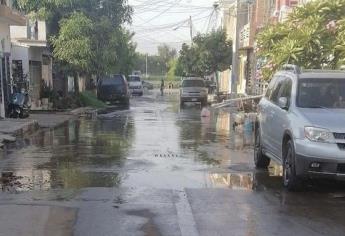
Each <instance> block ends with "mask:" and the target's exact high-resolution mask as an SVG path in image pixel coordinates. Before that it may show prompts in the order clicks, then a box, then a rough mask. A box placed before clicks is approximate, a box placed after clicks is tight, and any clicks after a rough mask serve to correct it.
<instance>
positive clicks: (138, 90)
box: [128, 75, 144, 96]
mask: <svg viewBox="0 0 345 236" xmlns="http://www.w3.org/2000/svg"><path fill="white" fill-rule="evenodd" d="M128 86H129V90H130V91H131V94H132V95H139V96H143V94H144V89H143V83H142V81H141V78H140V76H138V75H130V76H128Z"/></svg>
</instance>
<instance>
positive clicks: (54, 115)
mask: <svg viewBox="0 0 345 236" xmlns="http://www.w3.org/2000/svg"><path fill="white" fill-rule="evenodd" d="M89 113H94V109H92V108H88V107H85V108H78V109H76V110H73V111H69V112H39V113H32V114H30V117H29V118H28V119H4V120H0V148H1V147H3V146H4V143H6V142H15V141H16V137H18V136H21V135H24V134H26V133H30V132H35V131H37V130H38V129H39V128H55V127H58V126H60V125H62V124H64V123H65V122H68V121H69V120H74V119H78V118H79V117H80V116H81V115H85V114H89Z"/></svg>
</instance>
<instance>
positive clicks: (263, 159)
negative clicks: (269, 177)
mask: <svg viewBox="0 0 345 236" xmlns="http://www.w3.org/2000/svg"><path fill="white" fill-rule="evenodd" d="M254 162H255V166H256V168H259V169H266V168H267V167H268V166H269V165H270V162H271V160H270V159H269V158H268V157H267V156H265V155H264V154H263V152H262V144H261V135H260V131H259V129H257V130H256V132H255V145H254Z"/></svg>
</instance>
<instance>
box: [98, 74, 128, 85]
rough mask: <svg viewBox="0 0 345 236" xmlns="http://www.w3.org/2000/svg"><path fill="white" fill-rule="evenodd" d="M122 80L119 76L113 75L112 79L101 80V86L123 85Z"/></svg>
mask: <svg viewBox="0 0 345 236" xmlns="http://www.w3.org/2000/svg"><path fill="white" fill-rule="evenodd" d="M123 84H124V79H123V77H122V76H121V75H115V76H112V77H107V78H104V79H103V80H102V86H103V85H123Z"/></svg>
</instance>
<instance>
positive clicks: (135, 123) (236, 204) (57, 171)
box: [0, 92, 345, 236]
mask: <svg viewBox="0 0 345 236" xmlns="http://www.w3.org/2000/svg"><path fill="white" fill-rule="evenodd" d="M235 115H236V114H233V113H230V112H229V111H226V110H217V111H212V114H211V117H206V118H201V117H200V107H198V106H193V105H190V106H186V107H185V108H184V109H180V107H179V103H178V97H177V95H176V94H174V93H173V94H171V95H167V96H164V97H161V96H159V95H158V93H157V92H151V93H149V94H147V95H145V96H144V97H142V98H133V99H132V106H131V108H130V110H114V111H113V112H111V113H108V114H104V115H100V116H99V117H97V118H95V117H94V118H93V119H87V118H83V119H80V120H74V121H70V122H69V123H66V125H64V126H60V127H59V128H56V129H47V130H41V131H39V132H37V133H35V134H32V135H30V136H28V137H24V138H21V139H19V140H18V141H17V142H16V143H14V144H11V145H9V146H8V147H7V148H6V149H5V151H4V153H3V154H2V156H1V157H0V172H1V176H0V187H1V190H0V235H121V236H122V235H152V236H155V235H186V236H193V235H211V236H213V235H292V234H294V235H345V224H344V216H345V188H344V184H341V183H334V182H328V181H323V182H320V181H318V182H310V183H308V184H307V186H306V189H305V191H303V192H300V193H289V192H287V191H286V190H284V189H283V188H282V185H281V182H282V180H281V172H282V170H281V167H279V166H278V165H275V164H274V163H273V164H272V165H271V166H270V168H269V170H268V171H258V170H255V168H254V163H253V160H252V156H253V151H252V149H253V133H252V127H251V125H250V123H247V124H246V125H245V126H243V127H242V126H241V127H236V128H235V127H234V126H233V122H234V119H235Z"/></svg>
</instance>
